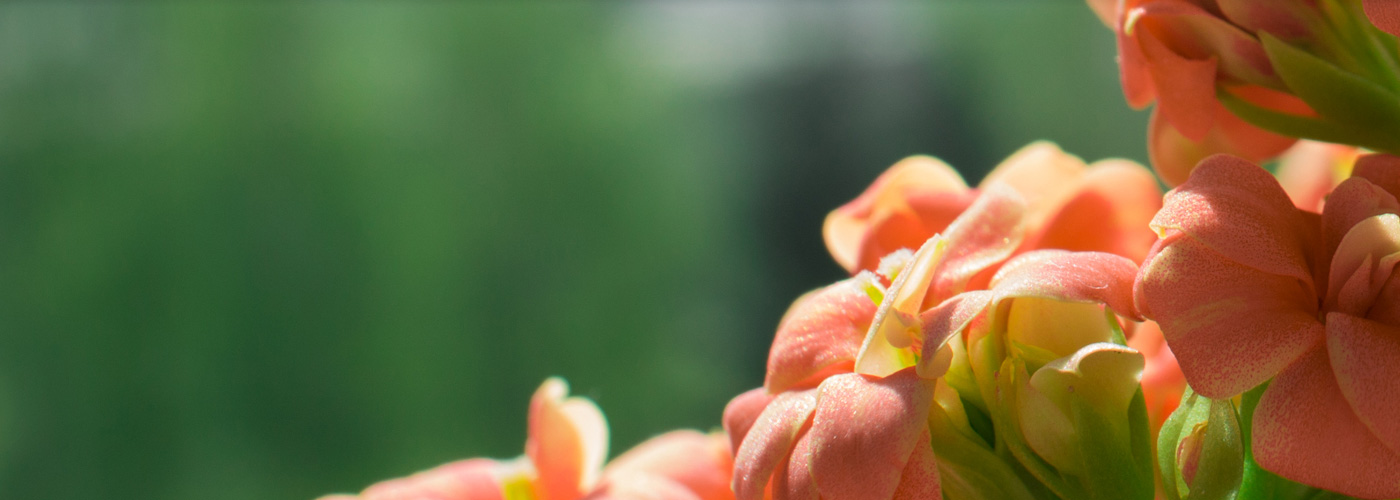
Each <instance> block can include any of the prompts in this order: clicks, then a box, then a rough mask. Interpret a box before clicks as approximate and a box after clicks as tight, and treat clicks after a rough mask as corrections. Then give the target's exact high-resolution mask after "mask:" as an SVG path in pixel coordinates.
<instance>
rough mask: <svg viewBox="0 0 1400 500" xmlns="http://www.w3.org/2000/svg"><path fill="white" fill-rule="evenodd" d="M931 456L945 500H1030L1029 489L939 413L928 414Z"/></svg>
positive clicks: (984, 449)
mask: <svg viewBox="0 0 1400 500" xmlns="http://www.w3.org/2000/svg"><path fill="white" fill-rule="evenodd" d="M929 430H930V432H931V434H932V436H933V438H932V444H933V453H934V455H937V456H938V470H939V475H940V476H941V477H940V482H941V483H942V485H943V495H944V498H946V499H948V500H962V499H966V500H978V499H983V498H1005V499H1007V500H1021V499H1026V500H1031V499H1034V498H1035V496H1033V495H1032V494H1031V492H1030V490H1029V489H1027V488H1026V486H1025V485H1024V484H1022V482H1021V479H1020V477H1018V476H1017V475H1016V473H1015V471H1013V470H1012V469H1011V468H1010V467H1009V466H1007V464H1006V463H1005V462H1003V461H1002V460H1001V458H1000V457H998V456H997V455H996V453H994V452H992V450H991V449H989V448H987V447H986V445H985V444H983V443H980V442H978V441H977V440H975V439H970V438H969V437H968V436H965V435H963V433H961V432H959V431H958V430H957V428H956V427H955V426H954V425H953V422H952V421H951V420H950V419H949V418H948V416H947V415H946V414H944V413H943V412H942V411H941V410H939V409H937V408H935V409H934V411H933V412H931V413H930V415H929Z"/></svg>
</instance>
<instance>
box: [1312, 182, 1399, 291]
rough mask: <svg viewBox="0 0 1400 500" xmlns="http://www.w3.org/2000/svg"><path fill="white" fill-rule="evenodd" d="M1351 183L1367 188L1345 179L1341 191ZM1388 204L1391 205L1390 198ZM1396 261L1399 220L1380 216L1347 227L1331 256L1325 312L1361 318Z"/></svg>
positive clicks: (1360, 210) (1391, 215)
mask: <svg viewBox="0 0 1400 500" xmlns="http://www.w3.org/2000/svg"><path fill="white" fill-rule="evenodd" d="M1352 181H1357V182H1360V183H1364V184H1367V185H1369V184H1370V183H1368V182H1366V181H1365V180H1363V179H1349V180H1348V181H1347V182H1346V183H1344V186H1343V187H1345V184H1352ZM1338 191H1339V192H1340V191H1341V189H1340V188H1339V189H1338ZM1376 191H1377V192H1379V193H1380V194H1382V195H1384V196H1386V197H1389V196H1390V195H1389V194H1385V192H1383V191H1379V189H1377V190H1376ZM1339 201H1340V200H1339ZM1389 202H1390V203H1391V204H1395V200H1394V199H1393V198H1392V199H1390V200H1389ZM1338 205H1340V203H1336V204H1333V205H1332V206H1331V207H1329V210H1328V213H1332V210H1330V208H1336V207H1337V206H1338ZM1371 210H1374V209H1373V208H1370V207H1367V206H1363V207H1356V208H1355V211H1356V212H1358V213H1366V212H1369V211H1371ZM1392 210H1393V209H1392ZM1327 217H1328V214H1323V223H1324V224H1326V223H1327V222H1328V218H1327ZM1339 217H1345V216H1339ZM1397 260H1400V216H1396V215H1395V214H1394V213H1383V214H1380V215H1375V216H1368V217H1366V218H1365V219H1362V220H1360V221H1358V222H1356V223H1355V225H1354V226H1352V227H1350V231H1347V233H1346V236H1344V237H1342V239H1341V243H1339V244H1337V251H1336V253H1335V254H1334V255H1333V256H1332V266H1331V268H1330V275H1329V278H1328V280H1329V283H1328V284H1329V286H1328V291H1327V307H1328V309H1329V310H1331V311H1342V312H1348V313H1351V314H1357V315H1365V314H1366V311H1367V310H1369V309H1370V308H1371V304H1373V303H1374V302H1375V298H1376V295H1377V294H1379V293H1380V291H1381V287H1382V286H1383V285H1385V283H1386V281H1387V280H1388V279H1389V278H1390V274H1391V271H1392V270H1393V269H1395V265H1396V261H1397Z"/></svg>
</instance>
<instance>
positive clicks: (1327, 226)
mask: <svg viewBox="0 0 1400 500" xmlns="http://www.w3.org/2000/svg"><path fill="white" fill-rule="evenodd" d="M1397 195H1400V159H1397V158H1396V157H1392V156H1384V155H1373V156H1367V157H1363V158H1361V159H1360V160H1358V161H1357V164H1356V167H1355V169H1354V172H1353V176H1352V177H1351V178H1350V179H1347V180H1346V181H1345V182H1342V183H1341V185H1339V186H1337V188H1336V190H1334V191H1333V192H1332V194H1331V195H1330V196H1329V197H1328V198H1327V202H1326V205H1325V206H1324V208H1323V210H1322V213H1321V214H1320V215H1319V214H1315V213H1311V212H1307V211H1302V210H1299V209H1297V208H1296V207H1295V206H1294V203H1293V202H1292V201H1291V200H1290V199H1289V198H1288V195H1287V194H1286V192H1285V191H1284V190H1283V188H1281V187H1280V186H1279V184H1278V181H1276V180H1274V178H1273V177H1271V176H1270V175H1269V174H1268V173H1267V172H1265V171H1264V170H1263V169H1260V168H1258V167H1257V166H1255V165H1252V164H1250V163H1249V162H1247V161H1244V160H1241V159H1239V158H1234V157H1229V156H1223V155H1222V156H1214V157H1211V158H1209V159H1207V160H1206V161H1205V162H1202V164H1201V165H1200V166H1199V167H1198V168H1197V170H1196V171H1195V172H1194V173H1192V175H1191V178H1190V180H1188V181H1187V182H1186V183H1185V184H1183V185H1182V186H1181V187H1179V188H1177V189H1176V190H1174V191H1172V192H1170V193H1168V195H1167V197H1166V203H1165V207H1164V208H1163V209H1162V211H1161V213H1159V214H1158V215H1157V217H1156V218H1155V219H1153V222H1152V227H1153V228H1154V229H1155V230H1156V231H1157V232H1158V233H1159V235H1160V236H1161V240H1160V241H1158V242H1157V244H1156V245H1155V246H1154V247H1153V251H1152V255H1151V256H1150V257H1149V258H1148V261H1147V262H1146V263H1145V264H1144V266H1143V268H1142V271H1141V272H1140V274H1139V277H1138V283H1137V300H1138V305H1139V308H1140V309H1141V311H1142V312H1143V314H1144V315H1145V316H1147V317H1149V318H1152V319H1154V320H1156V321H1157V322H1158V324H1159V325H1161V328H1162V332H1163V334H1164V335H1165V337H1166V339H1167V342H1168V343H1169V344H1170V345H1171V347H1172V351H1173V352H1175V353H1176V356H1177V359H1178V361H1179V362H1180V364H1181V368H1182V371H1183V372H1184V373H1185V374H1186V378H1187V381H1188V382H1190V384H1191V387H1192V388H1194V389H1195V390H1196V392H1199V393H1200V394H1202V395H1204V396H1206V397H1209V398H1212V399H1223V398H1229V397H1232V396H1234V395H1236V394H1240V393H1242V392H1244V391H1246V390H1249V389H1251V388H1254V387H1256V386H1259V385H1260V384H1263V383H1265V382H1269V381H1271V380H1272V381H1271V382H1270V383H1269V385H1268V386H1267V389H1265V390H1264V392H1263V395H1262V396H1261V398H1260V400H1259V403H1258V406H1257V408H1256V409H1255V411H1254V414H1253V415H1254V416H1253V422H1252V424H1253V439H1252V448H1253V454H1254V457H1255V460H1256V461H1257V462H1258V463H1259V464H1260V465H1261V466H1263V467H1264V468H1266V469H1268V470H1270V471H1273V472H1275V473H1277V474H1278V475H1280V476H1282V477H1285V478H1288V479H1291V480H1294V481H1298V482H1301V483H1305V484H1309V485H1313V486H1317V487H1321V488H1326V489H1329V490H1333V491H1337V492H1341V493H1344V494H1347V495H1352V496H1357V497H1362V498H1393V497H1397V496H1400V420H1396V419H1395V415H1396V414H1397V413H1400V385H1397V381H1400V266H1397V263H1398V262H1400V216H1397V215H1396V214H1397V212H1400V202H1397V199H1396V198H1397Z"/></svg>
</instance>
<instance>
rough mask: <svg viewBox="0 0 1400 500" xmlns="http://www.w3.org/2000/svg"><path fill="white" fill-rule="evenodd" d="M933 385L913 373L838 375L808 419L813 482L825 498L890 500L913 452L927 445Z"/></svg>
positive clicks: (823, 388) (827, 384)
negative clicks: (882, 376)
mask: <svg viewBox="0 0 1400 500" xmlns="http://www.w3.org/2000/svg"><path fill="white" fill-rule="evenodd" d="M933 389H934V381H933V380H928V379H924V378H921V377H919V376H918V374H916V373H914V370H913V369H912V368H910V369H905V370H902V371H900V372H898V373H895V374H893V375H890V376H889V377H885V378H875V377H868V376H865V375H858V374H847V375H837V376H835V377H831V378H828V379H826V381H825V382H822V385H821V387H820V389H819V390H820V391H821V396H820V398H819V400H818V402H817V411H816V414H815V415H813V417H812V430H811V435H812V458H811V467H812V477H813V479H814V480H815V481H816V482H817V489H818V490H819V491H820V492H821V494H822V496H823V497H825V498H841V499H851V500H860V499H872V500H885V499H888V498H891V497H892V496H893V495H894V493H895V491H896V490H897V489H898V488H899V484H900V478H901V477H902V476H903V473H904V469H905V467H907V465H908V463H909V460H910V458H911V456H912V455H913V454H914V450H915V449H916V448H918V447H920V446H924V447H927V446H930V445H929V442H928V441H927V440H922V441H921V440H920V438H921V436H925V435H926V433H927V432H928V413H929V405H930V404H932V402H933Z"/></svg>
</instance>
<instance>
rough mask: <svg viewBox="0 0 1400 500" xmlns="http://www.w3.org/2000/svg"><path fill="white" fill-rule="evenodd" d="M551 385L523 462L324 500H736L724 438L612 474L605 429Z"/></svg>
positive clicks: (636, 459)
mask: <svg viewBox="0 0 1400 500" xmlns="http://www.w3.org/2000/svg"><path fill="white" fill-rule="evenodd" d="M567 394H568V386H567V385H566V384H565V383H564V381H563V380H560V379H557V378H551V379H549V380H546V381H545V383H544V384H543V385H541V386H540V388H539V390H537V391H536V392H535V395H534V396H533V397H532V398H531V400H530V417H529V437H528V438H527V439H526V442H525V455H524V456H522V457H520V458H517V459H514V460H504V461H498V460H490V459H484V458H472V459H467V460H462V461H457V462H452V463H449V464H445V465H441V466H438V467H435V468H433V469H430V470H427V471H424V472H419V473H417V474H414V475H411V476H408V477H405V478H400V479H391V480H388V481H383V482H380V483H378V484H375V485H373V486H370V487H369V488H367V489H365V491H364V492H363V493H360V494H359V495H358V496H355V495H332V496H328V497H323V498H322V500H730V499H732V498H733V495H732V494H731V493H730V492H729V481H730V479H729V477H730V476H729V475H730V472H731V470H732V468H733V459H732V458H731V457H732V455H731V454H730V452H729V444H728V442H727V441H726V439H725V438H724V436H723V435H719V434H711V435H706V434H702V433H699V432H695V431H686V430H680V431H672V432H670V433H667V434H663V435H660V436H657V437H655V438H652V439H650V440H648V441H646V442H644V443H642V444H640V445H638V446H637V447H636V448H633V449H632V450H630V451H628V452H627V453H624V454H622V455H621V456H619V457H617V458H616V459H615V460H613V461H612V463H610V464H608V466H607V467H603V460H604V459H605V458H606V457H607V439H608V429H607V423H606V421H604V419H603V414H602V412H601V411H599V410H598V407H597V406H595V405H594V404H593V402H592V401H589V400H587V399H584V398H579V397H566V396H567Z"/></svg>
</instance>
